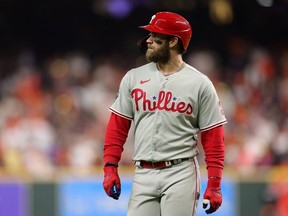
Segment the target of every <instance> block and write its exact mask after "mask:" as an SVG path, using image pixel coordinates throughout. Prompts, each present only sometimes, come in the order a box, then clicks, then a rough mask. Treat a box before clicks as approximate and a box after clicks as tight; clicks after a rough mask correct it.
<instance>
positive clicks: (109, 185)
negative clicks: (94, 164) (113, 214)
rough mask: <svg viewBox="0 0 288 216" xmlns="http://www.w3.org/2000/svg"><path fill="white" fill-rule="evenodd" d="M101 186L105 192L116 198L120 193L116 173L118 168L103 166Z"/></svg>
mask: <svg viewBox="0 0 288 216" xmlns="http://www.w3.org/2000/svg"><path fill="white" fill-rule="evenodd" d="M103 187H104V190H105V192H106V194H107V195H108V196H109V197H112V198H113V199H116V200H118V199H119V196H120V194H121V182H120V178H119V175H118V169H117V167H115V166H105V167H104V181H103Z"/></svg>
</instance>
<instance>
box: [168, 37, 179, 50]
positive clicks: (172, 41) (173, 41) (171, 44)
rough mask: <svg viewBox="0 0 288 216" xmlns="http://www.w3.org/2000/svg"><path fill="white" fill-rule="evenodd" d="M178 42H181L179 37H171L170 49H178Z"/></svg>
mask: <svg viewBox="0 0 288 216" xmlns="http://www.w3.org/2000/svg"><path fill="white" fill-rule="evenodd" d="M178 41H179V38H178V37H171V39H170V40H169V47H170V48H173V47H176V45H177V44H178Z"/></svg>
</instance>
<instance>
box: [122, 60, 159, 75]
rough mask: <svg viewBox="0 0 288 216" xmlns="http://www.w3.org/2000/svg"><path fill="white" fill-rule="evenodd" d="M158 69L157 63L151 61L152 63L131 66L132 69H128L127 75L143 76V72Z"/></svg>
mask: <svg viewBox="0 0 288 216" xmlns="http://www.w3.org/2000/svg"><path fill="white" fill-rule="evenodd" d="M156 70H157V67H156V64H155V63H153V62H151V63H146V64H144V65H140V66H137V67H134V68H131V69H130V70H128V71H127V73H126V74H125V76H126V77H138V76H142V75H143V74H147V73H150V72H153V71H156Z"/></svg>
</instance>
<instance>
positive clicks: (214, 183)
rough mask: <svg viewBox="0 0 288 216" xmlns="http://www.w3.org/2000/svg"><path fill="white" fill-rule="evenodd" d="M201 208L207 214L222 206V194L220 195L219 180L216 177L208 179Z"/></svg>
mask: <svg viewBox="0 0 288 216" xmlns="http://www.w3.org/2000/svg"><path fill="white" fill-rule="evenodd" d="M203 198H204V199H203V208H204V209H206V208H207V207H208V205H209V204H210V205H209V208H208V209H207V210H206V211H205V212H206V213H207V214H211V213H213V212H215V211H216V210H217V209H218V208H219V207H220V206H221V204H222V193H221V179H220V178H217V177H215V178H214V177H212V178H211V177H210V178H209V179H208V184H207V188H206V191H205V193H204V196H203Z"/></svg>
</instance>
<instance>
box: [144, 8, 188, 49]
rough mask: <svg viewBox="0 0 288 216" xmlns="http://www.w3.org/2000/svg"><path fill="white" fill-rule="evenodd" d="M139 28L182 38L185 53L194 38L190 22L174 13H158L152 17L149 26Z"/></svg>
mask: <svg viewBox="0 0 288 216" xmlns="http://www.w3.org/2000/svg"><path fill="white" fill-rule="evenodd" d="M139 28H143V29H146V30H147V31H150V32H155V33H160V34H166V35H171V36H176V37H178V38H180V39H181V41H182V44H183V48H184V50H185V51H186V50H187V48H188V45H189V42H190V39H191V36H192V28H191V26H190V24H189V22H188V21H187V20H186V19H185V18H184V17H182V16H180V15H179V14H176V13H172V12H158V13H156V14H155V15H153V16H152V18H151V20H150V23H149V24H148V25H145V26H139Z"/></svg>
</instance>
